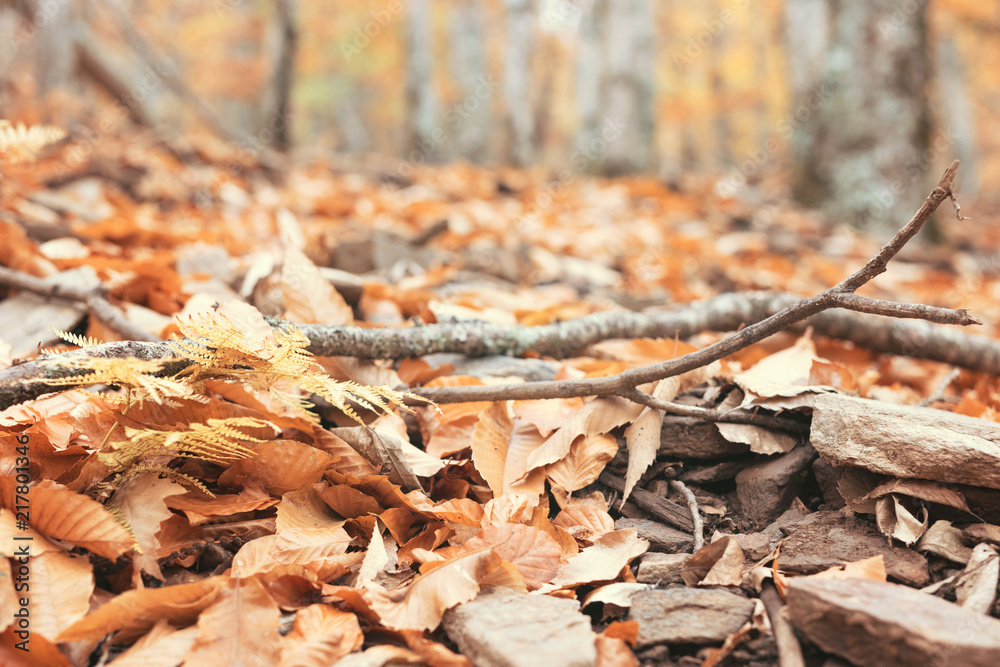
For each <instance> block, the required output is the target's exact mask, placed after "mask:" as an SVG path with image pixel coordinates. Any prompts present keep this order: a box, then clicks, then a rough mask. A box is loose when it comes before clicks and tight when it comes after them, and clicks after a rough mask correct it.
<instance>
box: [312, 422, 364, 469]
mask: <svg viewBox="0 0 1000 667" xmlns="http://www.w3.org/2000/svg"><path fill="white" fill-rule="evenodd" d="M312 435H313V442H314V443H315V445H316V449H321V450H323V451H324V452H326V453H327V454H329V455H330V456H332V457H333V458H334V459H336V460H337V471H338V472H341V473H343V474H345V475H354V476H355V477H361V476H363V475H374V474H376V473H377V472H378V470H377V469H376V468H375V466H373V465H372V464H371V462H370V461H368V459H366V458H365V457H364V456H362V455H361V454H359V453H358V452H357V451H356V450H355V449H354V448H353V447H351V446H350V445H349V444H348V443H347V442H346V441H345V440H344V439H343V438H341V437H339V436H337V435H335V434H333V433H330V432H329V431H327V430H326V429H322V428H319V427H315V428H314V429H313V434H312Z"/></svg>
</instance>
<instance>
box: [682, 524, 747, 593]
mask: <svg viewBox="0 0 1000 667" xmlns="http://www.w3.org/2000/svg"><path fill="white" fill-rule="evenodd" d="M743 563H744V558H743V550H742V549H741V548H740V545H739V542H737V541H736V538H735V537H732V536H731V535H727V536H725V537H723V538H722V539H719V540H716V541H714V542H712V543H711V544H706V545H705V546H703V547H702V548H701V549H699V550H698V553H696V554H694V555H693V556H691V557H690V558H688V559H687V561H686V562H685V563H684V569H682V570H681V578H682V579H683V580H684V583H685V584H687V585H688V586H696V585H699V584H700V585H702V586H739V585H740V584H741V583H742V582H743Z"/></svg>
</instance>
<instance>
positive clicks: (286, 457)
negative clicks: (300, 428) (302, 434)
mask: <svg viewBox="0 0 1000 667" xmlns="http://www.w3.org/2000/svg"><path fill="white" fill-rule="evenodd" d="M254 454H255V456H251V457H249V458H245V459H240V460H239V461H236V462H235V463H233V465H231V466H230V467H229V469H228V470H226V471H225V472H224V473H222V475H220V476H219V486H222V487H230V486H233V485H234V484H235V478H236V477H237V476H245V477H253V478H255V479H259V480H260V481H261V482H262V483H263V484H264V488H266V489H267V490H268V491H270V492H271V493H272V494H274V495H276V496H280V495H282V494H284V493H287V492H288V491H294V490H295V489H298V488H301V487H303V486H306V485H307V484H314V483H316V482H318V481H319V480H320V478H321V477H323V473H324V471H325V470H326V469H327V467H329V465H330V464H331V463H333V458H332V457H331V456H330V455H329V454H327V453H326V452H324V451H320V450H318V449H316V448H315V447H310V446H309V445H304V444H302V443H301V442H298V441H297V440H272V441H270V442H262V443H260V444H259V445H257V446H256V447H254Z"/></svg>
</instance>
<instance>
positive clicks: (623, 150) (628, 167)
mask: <svg viewBox="0 0 1000 667" xmlns="http://www.w3.org/2000/svg"><path fill="white" fill-rule="evenodd" d="M655 28H656V26H655V22H654V16H653V10H652V6H651V4H650V1H649V0H616V1H615V2H612V1H611V0H597V1H596V2H595V3H594V6H593V7H592V8H591V10H590V12H588V13H587V15H586V16H585V17H584V20H583V24H582V26H581V37H582V39H581V44H580V48H581V57H580V62H581V63H584V62H585V63H587V69H586V70H584V68H583V67H582V66H581V67H580V69H578V81H579V82H580V83H581V85H588V84H587V83H586V81H587V78H591V79H592V80H593V81H597V82H599V83H598V84H597V89H596V90H594V89H593V84H590V86H591V88H590V89H589V90H588V91H587V93H586V94H585V95H584V96H583V97H584V99H586V101H587V106H586V107H583V108H582V109H581V111H582V121H583V130H582V132H581V140H580V142H579V148H578V149H577V151H576V153H575V154H574V156H575V158H576V157H579V160H575V161H577V162H578V165H575V166H579V165H583V164H584V163H585V162H586V163H587V165H588V169H590V170H597V171H600V172H601V173H604V174H608V175H616V174H624V173H630V172H636V171H647V170H650V169H652V168H653V167H654V166H655V165H654V161H655V158H656V156H655V146H656V143H655V137H654V133H655V120H654V119H655V113H654V107H653V90H654V80H653V75H654V70H655V68H654V65H653V64H654V63H655V61H656V43H655V42H656V40H655ZM595 52H596V55H595ZM595 75H596V76H595Z"/></svg>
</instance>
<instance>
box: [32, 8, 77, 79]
mask: <svg viewBox="0 0 1000 667" xmlns="http://www.w3.org/2000/svg"><path fill="white" fill-rule="evenodd" d="M75 4H76V3H74V2H72V1H68V2H42V1H40V0H36V1H35V2H32V3H31V7H32V13H31V22H32V24H33V26H32V29H33V30H34V31H35V34H34V40H33V42H34V48H35V80H36V81H37V82H38V90H39V93H41V94H42V95H45V94H46V93H49V92H51V91H53V90H56V89H57V88H62V89H69V88H70V86H71V85H72V84H73V75H74V73H75V71H76V21H75V19H76V18H77V17H76V7H75Z"/></svg>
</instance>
